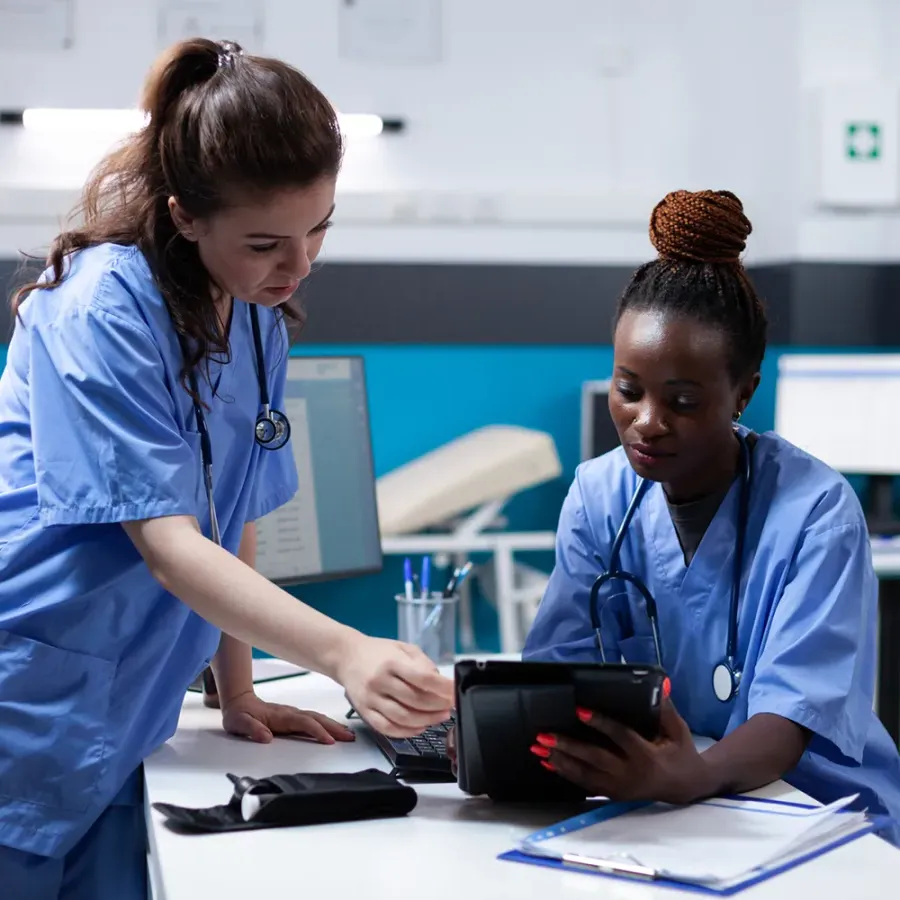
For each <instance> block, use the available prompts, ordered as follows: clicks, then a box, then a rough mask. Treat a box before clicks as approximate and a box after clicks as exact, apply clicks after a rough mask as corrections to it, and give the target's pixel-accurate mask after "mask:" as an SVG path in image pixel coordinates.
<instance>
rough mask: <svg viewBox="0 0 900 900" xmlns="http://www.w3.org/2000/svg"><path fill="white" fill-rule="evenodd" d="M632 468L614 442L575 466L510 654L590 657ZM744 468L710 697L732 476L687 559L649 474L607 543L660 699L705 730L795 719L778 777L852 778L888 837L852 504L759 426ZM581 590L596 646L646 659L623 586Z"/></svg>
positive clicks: (890, 779)
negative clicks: (740, 549) (802, 732)
mask: <svg viewBox="0 0 900 900" xmlns="http://www.w3.org/2000/svg"><path fill="white" fill-rule="evenodd" d="M742 430H743V429H742ZM744 433H745V434H746V431H744ZM637 483H638V477H637V475H636V474H635V473H634V471H633V469H632V468H631V466H630V465H629V463H628V460H627V458H626V456H625V452H624V450H623V449H622V448H621V447H620V448H617V449H616V450H613V451H611V452H610V453H607V454H605V455H604V456H601V457H599V458H597V459H594V460H590V461H588V462H586V463H583V464H582V465H581V466H579V467H578V469H577V471H576V474H575V480H574V482H573V483H572V485H571V488H570V490H569V493H568V496H567V497H566V500H565V503H564V504H563V508H562V513H561V515H560V520H559V528H558V531H557V542H556V564H555V567H554V569H553V573H552V575H551V577H550V582H549V585H548V587H547V591H546V594H545V596H544V599H543V601H542V603H541V605H540V607H539V609H538V613H537V616H536V618H535V621H534V623H533V625H532V628H531V630H530V633H529V635H528V638H527V641H526V644H525V649H524V652H523V657H524V658H526V659H543V660H598V659H599V654H598V653H597V651H596V649H595V639H594V632H593V630H592V626H591V615H590V608H589V602H590V600H589V595H590V591H591V586H592V585H593V582H594V580H595V579H596V578H597V576H598V575H599V574H600V573H601V572H602V571H605V569H606V567H607V565H608V563H609V553H610V549H611V548H612V544H613V540H614V538H615V535H616V532H617V530H618V528H619V526H620V524H621V522H622V519H623V518H624V516H625V510H626V508H627V506H628V503H629V501H630V500H631V497H632V495H633V493H634V490H635V488H636V486H637ZM751 484H752V486H751V496H750V510H749V521H748V525H747V533H746V549H745V553H746V556H745V559H744V563H743V575H742V584H741V593H740V608H739V613H738V655H737V659H738V663H739V665H742V666H743V678H742V682H741V687H740V691H739V693H738V696H737V697H736V698H735V699H733V700H731V701H729V702H728V703H722V702H721V701H719V700H717V699H716V697H715V695H714V693H713V684H712V673H713V669H714V667H715V666H716V665H717V664H718V663H720V662H722V660H723V658H724V656H725V651H726V645H727V630H728V610H729V600H730V596H731V585H732V574H733V569H732V566H733V557H734V546H735V537H736V532H737V513H738V501H739V495H740V486H741V480H740V479H736V480H735V482H734V483H733V484H732V486H731V488H730V490H729V493H728V494H727V495H726V497H725V499H724V500H723V501H722V504H721V506H720V508H719V510H718V512H717V513H716V515H715V517H714V519H713V521H712V522H711V523H710V525H709V528H708V529H707V531H706V533H705V535H704V537H703V540H702V541H701V543H700V546H699V547H698V548H697V552H696V554H695V555H694V557H693V559H692V560H691V563H690V565H689V566H685V564H684V556H683V553H682V549H681V545H680V543H679V541H678V536H677V533H676V531H675V527H674V525H673V523H672V518H671V514H670V513H669V510H668V507H667V504H666V499H665V494H664V492H663V489H662V487H661V486H660V485H659V484H653V485H651V486H650V487H649V489H648V490H647V492H646V494H645V495H644V498H643V500H642V501H641V505H640V506H639V507H638V511H637V513H636V515H635V517H634V519H633V520H632V523H631V526H630V528H629V530H628V534H627V537H626V538H625V540H624V542H623V544H622V549H621V559H620V566H621V568H622V569H625V570H627V571H629V572H632V573H634V574H635V575H638V576H639V577H640V578H641V579H642V580H643V581H644V583H645V584H646V585H647V587H648V588H649V590H650V592H651V593H652V594H653V596H654V598H655V599H656V604H657V614H658V618H659V631H660V642H661V644H662V661H663V666H664V667H665V669H666V670H667V672H668V674H669V675H670V677H671V682H672V699H673V701H674V703H675V707H676V708H677V709H678V712H679V713H680V714H681V716H682V717H683V718H684V719H685V721H686V722H687V724H688V726H689V727H690V729H691V731H692V732H694V733H695V734H699V735H705V736H707V737H711V738H714V739H717V740H718V739H720V738H722V737H723V736H724V735H725V734H728V733H729V732H731V731H733V730H734V729H735V728H737V727H738V726H739V725H741V724H742V723H744V722H746V721H747V719H749V718H750V717H751V716H753V715H756V714H757V713H774V714H777V715H780V716H784V717H785V718H788V719H790V720H792V721H794V722H797V723H798V724H800V725H802V726H804V727H806V728H808V729H809V730H810V731H811V732H812V739H811V741H810V743H809V745H808V749H807V750H806V752H805V753H804V754H803V758H802V759H801V760H800V763H799V765H798V766H797V767H796V768H795V769H794V770H793V771H791V772H789V773H788V774H787V775H786V776H785V780H786V781H788V782H789V783H790V784H792V785H794V786H795V787H796V788H798V789H799V790H802V791H805V792H806V793H808V794H810V795H811V796H813V797H815V798H816V799H818V800H820V801H822V802H829V801H831V800H834V799H837V798H838V797H841V796H846V795H848V794H852V793H857V792H859V793H860V794H861V801H860V803H861V805H862V806H866V807H867V808H868V809H869V810H870V811H871V812H875V813H880V814H887V815H889V816H891V817H892V818H893V819H894V820H895V822H896V823H898V824H897V826H896V827H895V828H893V829H892V831H891V834H890V835H889V837H890V838H891V839H892V840H894V841H895V842H898V843H900V753H898V750H897V747H896V746H895V745H894V744H893V742H892V740H891V738H890V736H889V735H888V733H887V731H886V730H885V729H884V727H883V725H882V724H881V722H880V720H879V719H878V717H877V716H876V714H875V712H874V711H873V695H874V686H875V675H876V626H877V614H878V582H877V579H876V576H875V572H874V570H873V567H872V558H871V550H870V545H869V536H868V529H867V527H866V522H865V518H864V516H863V512H862V509H861V507H860V504H859V502H858V500H857V498H856V495H855V494H854V493H853V490H852V489H851V487H850V486H849V484H848V483H847V481H846V480H845V479H844V478H843V477H841V475H839V474H838V473H837V472H835V471H834V470H832V469H830V468H829V467H828V466H826V465H825V464H824V463H822V462H821V461H820V460H817V459H815V458H814V457H812V456H810V455H809V454H807V453H804V452H803V451H802V450H799V449H798V448H797V447H795V446H793V445H792V444H790V443H788V442H787V441H785V440H783V439H782V438H781V437H779V436H778V435H776V434H773V433H766V434H762V435H760V436H759V439H758V441H757V442H756V446H755V448H754V450H753V479H752V483H751ZM597 606H598V609H600V610H601V613H600V627H601V639H602V641H603V647H604V650H605V651H606V654H607V659H619V658H620V657H624V659H625V660H626V661H627V662H634V663H655V662H656V655H655V652H654V650H653V643H652V637H651V631H650V623H649V620H648V619H647V616H646V610H645V608H644V603H643V600H641V598H640V596H639V595H638V594H637V592H636V591H635V590H634V589H633V588H631V587H630V586H628V587H625V586H624V585H623V583H622V582H621V581H615V582H611V583H609V584H608V585H607V586H606V587H605V588H604V589H602V590H601V591H600V596H599V599H598V604H597Z"/></svg>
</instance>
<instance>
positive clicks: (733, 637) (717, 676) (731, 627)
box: [591, 432, 752, 703]
mask: <svg viewBox="0 0 900 900" xmlns="http://www.w3.org/2000/svg"><path fill="white" fill-rule="evenodd" d="M735 434H736V435H737V438H738V441H739V443H740V445H741V493H740V499H739V501H738V521H737V535H736V538H735V548H734V569H733V574H732V582H731V605H730V607H729V610H728V645H727V647H726V649H725V659H724V660H722V662H720V663H719V664H718V665H717V666H716V667H715V668H714V669H713V677H712V683H713V693H714V694H715V695H716V699H718V700H721V701H722V702H723V703H727V702H728V701H729V700H731V699H732V698H733V697H734V696H735V695H736V694H737V692H738V688H739V687H740V683H741V674H742V673H741V669H740V668H739V667H738V665H737V628H738V603H739V600H740V592H741V574H742V569H743V558H744V537H745V535H746V533H747V521H748V517H749V513H750V480H751V475H752V463H751V459H750V448H749V447H748V445H747V440H746V438H744V437H743V436H742V435H741V434H739V433H738V432H735ZM650 484H651V482H649V481H647V480H646V479H641V482H640V484H638V486H637V490H635V492H634V496H633V497H632V498H631V502H630V503H629V504H628V509H627V510H626V512H625V518H624V519H623V520H622V524H621V525H620V526H619V530H618V532H617V533H616V538H615V540H614V541H613V546H612V552H611V553H610V556H609V568H608V570H607V571H606V572H604V573H603V574H602V575H600V576H599V577H598V578H597V579H596V581H594V586H593V587H592V588H591V625H592V627H593V629H594V639H595V641H596V644H597V648H598V650H599V651H600V659H601V660H602V661H603V662H606V654H605V653H604V650H603V642H602V640H601V637H600V613H599V611H598V609H597V595H598V594H599V592H600V588H602V587H603V585H605V584H607V583H608V582H610V581H615V580H616V579H618V580H619V581H625V582H627V583H628V584H632V585H634V587H635V588H636V589H637V591H638V593H640V595H641V596H642V597H643V598H644V602H645V603H646V604H647V618H648V619H649V620H650V628H651V630H652V632H653V645H654V648H655V650H656V661H657V663H658V664H659V666H660V667H662V651H661V649H660V642H659V617H658V615H657V611H656V601H655V600H654V599H653V595H652V594H651V593H650V591H649V590H648V588H647V586H646V585H645V584H644V583H643V582H642V581H641V579H640V578H638V577H637V575H634V574H632V573H631V572H626V571H624V570H621V569H619V567H618V566H619V551H620V549H621V547H622V542H623V541H624V540H625V533H626V532H627V531H628V526H629V525H630V524H631V520H632V518H633V517H634V514H635V512H636V511H637V508H638V506H639V505H640V502H641V499H642V498H643V496H644V494H645V493H646V491H647V488H648V487H649V486H650Z"/></svg>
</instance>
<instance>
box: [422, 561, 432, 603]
mask: <svg viewBox="0 0 900 900" xmlns="http://www.w3.org/2000/svg"><path fill="white" fill-rule="evenodd" d="M430 580H431V557H429V556H423V557H422V599H423V600H427V599H428V582H429V581H430Z"/></svg>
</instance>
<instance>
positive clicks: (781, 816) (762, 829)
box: [525, 796, 865, 885]
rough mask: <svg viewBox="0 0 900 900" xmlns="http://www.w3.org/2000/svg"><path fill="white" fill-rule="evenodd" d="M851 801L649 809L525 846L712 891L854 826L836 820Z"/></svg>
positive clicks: (855, 821)
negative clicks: (631, 868) (637, 869)
mask: <svg viewBox="0 0 900 900" xmlns="http://www.w3.org/2000/svg"><path fill="white" fill-rule="evenodd" d="M854 799H855V796H851V797H845V798H843V799H841V800H838V801H836V802H835V803H833V804H831V805H829V806H824V807H817V808H815V809H804V808H800V807H792V806H786V805H776V804H772V803H765V802H761V801H759V802H753V801H730V800H713V801H708V802H705V803H697V804H694V805H692V806H686V807H671V806H667V805H665V804H653V805H651V806H647V807H642V808H639V809H637V810H634V811H632V812H629V813H626V814H624V815H621V816H616V817H614V818H611V819H606V820H604V821H602V822H598V823H597V824H595V825H589V826H588V827H586V828H583V829H580V830H578V831H573V832H571V833H569V834H563V835H560V836H558V837H553V838H550V839H548V840H546V841H541V842H540V843H537V844H535V845H533V846H534V847H535V848H536V849H537V850H538V851H539V852H540V853H544V854H546V853H549V854H552V855H554V856H556V857H562V856H563V855H577V856H582V857H587V858H590V859H598V860H605V861H611V862H620V863H631V864H634V865H640V866H644V867H646V868H649V869H653V870H654V871H656V872H657V873H658V874H659V875H660V877H670V878H672V879H673V880H679V881H685V882H688V881H690V882H696V883H705V884H710V885H714V884H718V883H721V882H730V881H735V880H740V879H741V878H743V877H745V876H746V875H747V874H748V873H751V872H753V871H755V870H758V869H761V868H765V867H768V866H770V865H772V864H773V863H774V862H776V861H778V860H781V859H784V858H786V857H791V856H795V855H797V851H798V849H799V848H802V847H806V848H808V849H809V850H813V849H815V848H816V847H817V846H820V845H823V844H827V843H829V842H830V841H831V840H832V839H833V837H834V834H835V833H837V832H840V831H843V830H845V829H846V828H848V827H850V826H858V825H859V824H860V823H862V822H864V821H865V814H864V813H857V814H849V813H848V814H840V815H838V811H839V810H841V809H843V808H844V807H845V806H847V805H848V804H850V803H851V802H852V801H853V800H854ZM525 849H526V852H527V849H528V848H525Z"/></svg>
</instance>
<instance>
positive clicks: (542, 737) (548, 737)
mask: <svg viewBox="0 0 900 900" xmlns="http://www.w3.org/2000/svg"><path fill="white" fill-rule="evenodd" d="M537 742H538V743H539V744H542V745H543V746H544V747H555V746H556V738H555V737H554V736H553V735H552V734H539V735H538V736H537Z"/></svg>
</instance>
